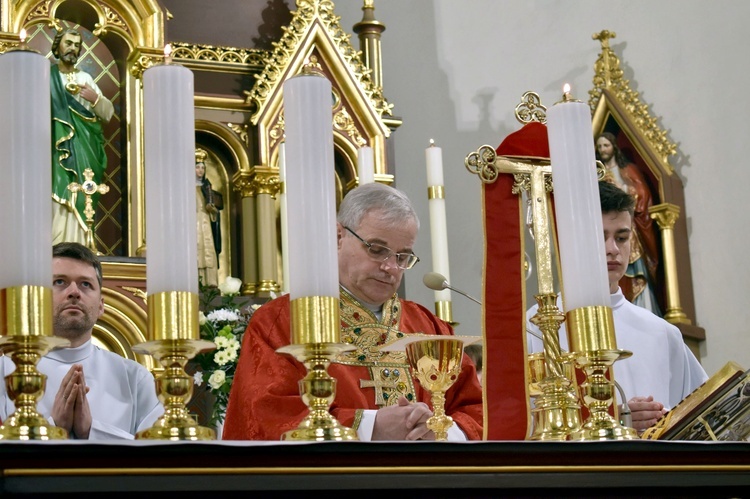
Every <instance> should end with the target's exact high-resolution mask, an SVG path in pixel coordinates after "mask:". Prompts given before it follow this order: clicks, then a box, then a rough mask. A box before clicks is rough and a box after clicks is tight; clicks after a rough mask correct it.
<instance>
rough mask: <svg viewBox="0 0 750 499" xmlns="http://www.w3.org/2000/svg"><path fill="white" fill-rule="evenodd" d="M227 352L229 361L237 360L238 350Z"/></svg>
mask: <svg viewBox="0 0 750 499" xmlns="http://www.w3.org/2000/svg"><path fill="white" fill-rule="evenodd" d="M226 352H227V359H228V360H229V362H234V361H235V360H237V350H226Z"/></svg>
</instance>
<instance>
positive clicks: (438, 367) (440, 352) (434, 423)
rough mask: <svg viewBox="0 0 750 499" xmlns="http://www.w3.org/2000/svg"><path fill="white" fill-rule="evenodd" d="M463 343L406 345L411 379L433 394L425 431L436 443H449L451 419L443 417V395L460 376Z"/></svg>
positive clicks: (439, 341) (445, 341)
mask: <svg viewBox="0 0 750 499" xmlns="http://www.w3.org/2000/svg"><path fill="white" fill-rule="evenodd" d="M463 353H464V342H463V341H461V340H457V339H453V338H451V339H429V340H420V341H415V342H413V343H409V344H408V345H406V357H407V359H409V365H410V366H411V369H412V373H413V375H414V376H415V377H416V378H417V379H418V380H419V383H420V384H421V385H422V387H423V388H424V389H425V390H428V391H429V392H430V393H432V410H433V415H432V417H430V418H429V419H428V420H427V428H429V429H430V430H432V431H433V432H434V433H435V440H437V441H445V440H447V439H448V429H449V428H450V427H451V426H453V418H451V417H450V416H448V415H447V414H445V392H447V391H448V389H449V388H450V387H451V386H453V383H455V382H456V380H457V379H458V375H459V374H460V373H461V360H462V359H463Z"/></svg>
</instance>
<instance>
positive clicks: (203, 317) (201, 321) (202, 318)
mask: <svg viewBox="0 0 750 499" xmlns="http://www.w3.org/2000/svg"><path fill="white" fill-rule="evenodd" d="M206 320H207V319H206V314H204V313H203V312H200V311H199V312H198V325H199V326H202V325H203V324H205V323H206Z"/></svg>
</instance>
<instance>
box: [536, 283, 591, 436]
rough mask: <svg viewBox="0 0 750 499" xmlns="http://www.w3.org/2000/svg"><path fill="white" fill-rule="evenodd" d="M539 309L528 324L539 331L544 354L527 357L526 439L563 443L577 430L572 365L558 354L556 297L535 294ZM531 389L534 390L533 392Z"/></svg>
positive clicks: (578, 412)
mask: <svg viewBox="0 0 750 499" xmlns="http://www.w3.org/2000/svg"><path fill="white" fill-rule="evenodd" d="M536 300H537V303H538V304H539V308H538V309H537V313H536V315H534V317H532V318H531V322H532V323H533V324H535V325H536V326H537V327H538V328H539V329H540V330H541V331H542V341H543V343H544V351H543V352H541V353H539V354H532V355H530V356H529V367H530V369H531V381H532V385H535V386H532V387H531V388H530V392H531V395H532V396H533V397H534V409H533V410H532V411H531V418H532V422H533V431H532V434H531V436H530V437H529V440H567V439H568V437H569V436H570V435H571V434H572V433H575V432H577V431H579V430H580V429H581V406H580V404H579V403H578V384H577V383H576V377H575V365H574V364H573V358H572V357H571V356H570V354H565V355H563V354H561V352H560V340H559V336H558V334H559V331H560V325H561V324H562V322H563V320H564V319H565V317H564V316H563V314H562V312H560V309H559V308H557V296H556V295H555V294H552V293H546V294H539V295H536ZM533 388H536V390H534V389H533Z"/></svg>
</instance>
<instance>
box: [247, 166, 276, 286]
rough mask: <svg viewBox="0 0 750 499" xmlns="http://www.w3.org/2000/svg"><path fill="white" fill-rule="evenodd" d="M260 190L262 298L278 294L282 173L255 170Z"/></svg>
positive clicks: (259, 253) (260, 284)
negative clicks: (278, 211)
mask: <svg viewBox="0 0 750 499" xmlns="http://www.w3.org/2000/svg"><path fill="white" fill-rule="evenodd" d="M253 173H254V179H253V184H254V185H255V187H256V195H255V206H256V210H257V220H258V239H257V240H258V288H257V292H258V295H260V296H268V295H269V294H270V293H272V292H273V293H276V292H278V291H279V290H280V289H281V287H280V286H279V271H278V251H277V245H276V242H277V236H276V204H275V200H276V194H278V193H279V191H280V189H281V181H280V180H279V172H278V170H277V169H275V168H268V167H262V166H256V167H255V168H253Z"/></svg>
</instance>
